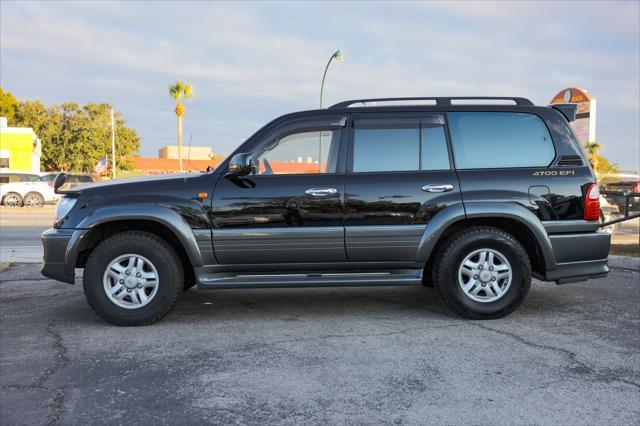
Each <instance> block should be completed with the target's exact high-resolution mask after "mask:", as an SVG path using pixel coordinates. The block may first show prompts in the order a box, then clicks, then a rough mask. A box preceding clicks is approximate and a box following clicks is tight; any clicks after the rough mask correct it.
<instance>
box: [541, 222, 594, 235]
mask: <svg viewBox="0 0 640 426" xmlns="http://www.w3.org/2000/svg"><path fill="white" fill-rule="evenodd" d="M542 225H543V226H544V229H546V230H547V233H549V234H561V233H564V232H593V231H597V230H598V222H590V221H586V220H543V221H542Z"/></svg>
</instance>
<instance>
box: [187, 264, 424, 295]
mask: <svg viewBox="0 0 640 426" xmlns="http://www.w3.org/2000/svg"><path fill="white" fill-rule="evenodd" d="M197 281H198V289H201V290H206V289H211V290H213V289H221V288H289V287H360V286H413V285H420V284H421V283H422V269H401V270H395V271H386V272H385V271H371V272H363V271H361V272H333V273H290V274H286V273H285V274H230V273H218V274H198V276H197Z"/></svg>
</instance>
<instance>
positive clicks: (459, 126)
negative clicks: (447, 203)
mask: <svg viewBox="0 0 640 426" xmlns="http://www.w3.org/2000/svg"><path fill="white" fill-rule="evenodd" d="M447 117H448V122H449V131H450V133H451V142H452V145H453V152H454V158H455V163H456V168H458V169H493V168H513V167H546V166H548V165H549V164H550V163H551V162H552V161H553V159H554V157H555V149H554V146H553V141H552V139H551V135H550V134H549V130H548V129H547V126H546V125H545V124H544V122H543V121H542V119H541V118H540V117H538V116H537V115H534V114H529V113H520V112H450V113H448V114H447Z"/></svg>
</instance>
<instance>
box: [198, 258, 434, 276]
mask: <svg viewBox="0 0 640 426" xmlns="http://www.w3.org/2000/svg"><path fill="white" fill-rule="evenodd" d="M422 268H424V263H420V262H379V261H376V262H302V263H237V264H231V265H227V264H225V265H205V266H201V267H197V268H194V269H195V270H196V274H197V273H201V274H219V273H225V272H236V273H262V272H272V273H276V272H277V273H280V272H285V273H297V272H303V273H308V272H354V271H389V270H398V269H422Z"/></svg>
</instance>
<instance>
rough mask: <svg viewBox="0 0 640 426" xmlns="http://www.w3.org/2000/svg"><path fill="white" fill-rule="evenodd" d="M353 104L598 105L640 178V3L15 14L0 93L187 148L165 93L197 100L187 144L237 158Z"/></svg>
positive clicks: (3, 50) (607, 149) (601, 133)
mask: <svg viewBox="0 0 640 426" xmlns="http://www.w3.org/2000/svg"><path fill="white" fill-rule="evenodd" d="M337 49H341V50H342V51H343V52H344V54H345V62H343V63H333V64H332V65H331V67H330V69H329V72H328V75H327V81H326V86H325V106H326V105H331V104H333V103H337V102H339V101H342V100H346V99H353V98H375V97H398V96H472V95H475V96H523V97H528V98H530V99H531V100H532V101H533V102H534V103H535V104H538V105H546V104H548V103H549V101H550V100H551V98H552V97H553V95H555V94H556V93H557V92H558V91H559V90H561V89H563V88H565V87H581V88H584V89H587V90H589V91H590V92H591V93H592V94H593V96H594V97H595V98H597V100H598V112H597V115H598V121H597V139H598V141H599V142H600V143H601V144H602V146H603V154H604V155H606V156H607V157H608V158H609V159H610V160H611V161H613V162H615V163H618V164H619V166H620V167H621V169H622V170H637V169H639V168H640V2H638V1H623V2H612V1H607V2H595V1H590V2H580V1H569V2H542V1H539V2H530V3H529V2H497V3H492V2H463V1H452V2H406V3H405V2H390V3H385V2H329V1H328V2H315V3H313V2H312V3H302V2H282V3H280V2H255V3H253V2H238V3H224V2H193V3H190V2H180V3H178V2H159V3H152V2H141V1H140V2H109V3H102V2H88V1H87V2H68V3H67V2H53V1H47V2H40V3H29V2H7V1H0V85H1V86H2V88H3V89H4V90H5V91H10V92H12V93H13V94H14V95H15V96H16V97H17V98H18V99H20V100H27V99H40V100H42V101H43V102H45V103H46V104H53V103H62V102H65V101H75V102H79V103H86V102H90V101H91V102H108V103H111V104H112V105H114V107H115V108H116V109H117V110H119V111H121V112H123V114H124V118H125V119H126V120H127V122H128V125H129V126H131V127H133V128H134V129H135V130H136V131H137V132H138V134H139V135H140V136H141V138H142V149H141V154H142V155H144V156H153V157H155V156H157V155H158V149H159V148H160V147H162V146H165V145H176V144H177V136H176V132H177V126H176V118H175V114H174V112H173V108H174V106H175V105H174V103H173V101H172V99H171V98H170V97H169V95H168V86H169V84H170V83H172V82H174V81H176V80H178V79H180V80H183V81H185V82H188V83H191V84H192V85H193V86H194V87H195V91H196V97H195V98H193V99H192V100H190V101H189V102H187V104H186V105H185V106H186V114H185V118H184V135H185V143H186V142H188V140H189V135H190V134H192V135H193V141H192V144H193V146H210V147H211V148H212V149H213V151H214V152H216V153H229V152H231V151H233V150H234V149H235V148H236V147H237V146H238V145H239V144H240V143H241V142H242V141H243V140H245V139H246V138H248V137H249V136H250V135H251V134H252V133H253V132H255V131H256V130H258V129H259V128H260V127H261V126H262V125H264V124H265V123H267V122H268V121H270V120H271V119H273V118H275V117H277V116H279V115H282V114H285V113H288V112H293V111H299V110H306V109H314V108H317V107H318V104H319V91H320V81H321V79H322V72H323V70H324V67H325V65H326V62H327V60H328V59H329V57H330V56H331V54H332V53H333V52H334V51H335V50H337Z"/></svg>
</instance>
